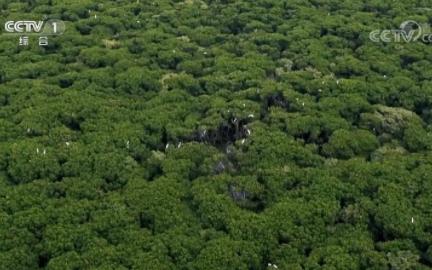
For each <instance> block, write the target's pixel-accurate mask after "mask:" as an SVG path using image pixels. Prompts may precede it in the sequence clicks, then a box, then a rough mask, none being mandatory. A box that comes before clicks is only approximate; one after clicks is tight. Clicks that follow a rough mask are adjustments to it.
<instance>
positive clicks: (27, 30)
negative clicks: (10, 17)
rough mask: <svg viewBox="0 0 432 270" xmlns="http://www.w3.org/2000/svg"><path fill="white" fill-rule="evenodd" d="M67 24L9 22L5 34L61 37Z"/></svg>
mask: <svg viewBox="0 0 432 270" xmlns="http://www.w3.org/2000/svg"><path fill="white" fill-rule="evenodd" d="M65 28H66V27H65V23H64V22H63V21H61V20H49V21H30V20H20V21H7V22H6V23H5V24H4V30H5V34H12V35H13V34H15V35H22V34H25V35H61V34H63V33H64V31H65Z"/></svg>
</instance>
